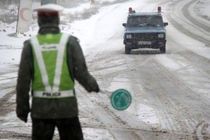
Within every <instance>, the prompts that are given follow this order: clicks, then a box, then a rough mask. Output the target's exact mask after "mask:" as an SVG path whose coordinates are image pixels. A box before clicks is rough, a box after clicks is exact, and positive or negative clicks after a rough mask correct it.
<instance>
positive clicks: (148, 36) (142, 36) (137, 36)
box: [134, 33, 158, 41]
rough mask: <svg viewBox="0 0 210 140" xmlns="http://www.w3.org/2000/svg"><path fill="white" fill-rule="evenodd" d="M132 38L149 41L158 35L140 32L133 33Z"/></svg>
mask: <svg viewBox="0 0 210 140" xmlns="http://www.w3.org/2000/svg"><path fill="white" fill-rule="evenodd" d="M134 38H135V40H137V41H140V40H143V41H151V40H156V39H158V36H157V34H156V33H152V34H151V33H147V34H146V33H141V34H134Z"/></svg>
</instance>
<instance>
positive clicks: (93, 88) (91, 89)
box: [86, 85, 100, 92]
mask: <svg viewBox="0 0 210 140" xmlns="http://www.w3.org/2000/svg"><path fill="white" fill-rule="evenodd" d="M86 90H87V91H88V92H93V91H94V92H99V91H100V89H99V87H98V85H97V86H94V87H86Z"/></svg>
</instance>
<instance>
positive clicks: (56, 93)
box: [31, 34, 74, 98]
mask: <svg viewBox="0 0 210 140" xmlns="http://www.w3.org/2000/svg"><path fill="white" fill-rule="evenodd" d="M52 36H53V35H52ZM68 37H69V36H68V35H66V34H62V36H61V38H60V43H59V44H44V45H40V43H39V40H38V39H37V37H33V38H32V39H31V43H32V47H33V51H34V53H35V55H36V56H34V57H36V60H37V63H38V67H39V70H40V74H41V78H42V83H43V85H44V88H45V91H39V90H37V89H36V90H35V91H33V96H34V97H47V98H57V97H58V98H59V97H69V96H74V93H73V89H71V90H64V91H60V90H59V87H60V83H61V73H62V64H63V62H64V53H65V47H66V43H67V41H68ZM53 50H55V51H57V56H56V63H55V74H54V80H53V85H52V86H50V83H49V77H48V73H47V70H46V65H45V63H44V58H43V55H42V52H43V51H53Z"/></svg>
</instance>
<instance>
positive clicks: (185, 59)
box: [0, 0, 210, 140]
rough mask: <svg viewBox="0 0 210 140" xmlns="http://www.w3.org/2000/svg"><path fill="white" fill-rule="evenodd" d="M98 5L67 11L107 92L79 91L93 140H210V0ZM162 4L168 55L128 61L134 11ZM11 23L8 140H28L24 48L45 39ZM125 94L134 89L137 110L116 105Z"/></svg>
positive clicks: (4, 57)
mask: <svg viewBox="0 0 210 140" xmlns="http://www.w3.org/2000/svg"><path fill="white" fill-rule="evenodd" d="M95 1H96V3H95V4H94V5H90V2H89V1H83V3H80V4H77V5H76V7H72V8H65V10H64V11H63V12H62V15H61V23H62V24H61V25H60V28H61V30H62V31H63V32H66V33H70V34H72V35H74V36H76V37H78V38H79V40H80V44H81V46H82V49H83V51H84V54H85V57H86V61H87V65H88V68H89V71H90V72H91V73H92V74H93V75H94V76H95V77H96V79H97V81H98V82H99V85H100V88H101V90H102V92H101V93H99V94H96V93H92V94H88V93H87V92H86V91H85V90H84V89H83V88H82V87H81V86H80V85H79V84H77V85H76V87H77V89H76V91H77V96H78V103H79V108H80V120H81V124H82V126H83V132H84V137H85V140H128V139H130V140H141V139H142V140H153V139H155V140H156V139H157V140H177V139H184V140H209V139H210V111H209V108H210V55H209V54H210V39H209V36H210V31H209V30H210V2H209V0H185V1H183V0H173V1H168V0H141V1H140V0H129V1H128V0H120V1H119V0H95ZM158 5H161V6H162V8H163V16H164V20H165V21H167V22H169V26H168V27H167V50H166V54H159V53H158V52H157V51H155V50H154V51H153V50H152V51H149V52H146V53H145V52H144V51H139V50H137V51H134V52H133V53H132V54H131V55H125V54H124V45H123V32H124V28H123V26H122V23H124V22H125V21H126V18H127V14H128V8H129V7H133V9H135V10H136V11H139V12H150V11H156V8H157V6H158ZM36 6H38V4H37V3H35V4H34V5H33V7H36ZM11 9H12V11H13V12H14V14H17V11H15V10H17V7H16V6H10V8H9V9H8V11H5V10H0V13H1V14H0V16H2V17H3V16H4V18H1V19H6V15H5V14H6V13H7V12H9V11H11ZM187 15H189V16H187ZM197 19H199V20H197ZM5 21H7V20H1V21H0V37H1V42H0V83H1V84H0V89H1V90H0V106H1V109H0V112H1V113H0V139H2V140H19V139H24V140H25V139H26V140H27V139H30V134H31V121H30V119H29V122H28V123H27V124H25V123H23V122H21V121H20V120H18V119H17V118H16V115H15V95H14V90H15V84H16V78H17V70H18V64H19V61H20V56H21V50H22V47H23V42H24V40H26V39H29V38H30V37H31V36H33V35H36V34H37V32H38V26H37V24H36V19H34V21H33V24H32V25H31V27H30V31H29V32H27V33H25V34H24V35H22V34H18V35H16V34H15V32H16V21H14V22H5ZM206 28H207V29H206ZM118 88H125V89H128V90H129V91H130V92H131V94H132V97H133V102H132V105H131V106H130V107H129V108H128V109H127V110H125V111H121V112H120V111H116V110H114V109H113V108H112V107H111V105H110V101H109V96H110V95H111V93H112V92H113V91H114V90H116V89H118ZM95 110H97V112H96V111H95ZM54 139H58V133H57V131H56V133H55V137H54Z"/></svg>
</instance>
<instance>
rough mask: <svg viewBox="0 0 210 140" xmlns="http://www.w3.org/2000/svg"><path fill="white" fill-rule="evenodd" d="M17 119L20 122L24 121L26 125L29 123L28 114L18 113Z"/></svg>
mask: <svg viewBox="0 0 210 140" xmlns="http://www.w3.org/2000/svg"><path fill="white" fill-rule="evenodd" d="M17 117H18V118H19V119H20V120H22V121H24V122H25V123H27V118H28V113H21V114H20V113H18V114H17Z"/></svg>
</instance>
